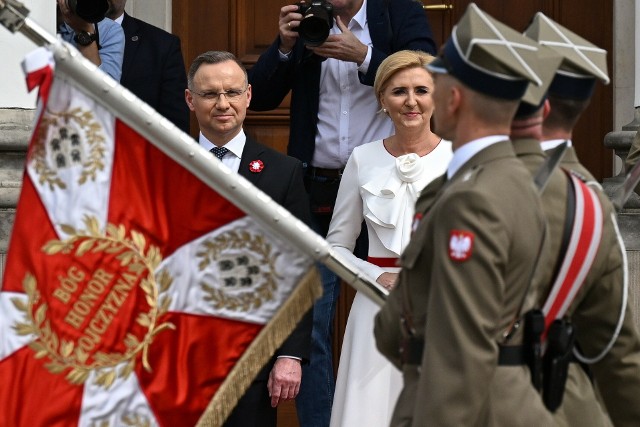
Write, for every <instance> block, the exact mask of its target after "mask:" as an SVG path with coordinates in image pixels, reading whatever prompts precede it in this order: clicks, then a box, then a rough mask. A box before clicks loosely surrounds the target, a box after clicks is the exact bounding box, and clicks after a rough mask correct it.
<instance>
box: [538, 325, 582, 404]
mask: <svg viewBox="0 0 640 427" xmlns="http://www.w3.org/2000/svg"><path fill="white" fill-rule="evenodd" d="M574 341H575V330H574V327H573V325H572V324H571V322H569V321H568V320H566V319H556V320H554V322H553V323H552V324H551V326H549V334H548V335H547V350H546V352H545V354H544V361H543V363H544V375H543V376H544V384H543V391H542V400H543V401H544V404H545V406H546V407H547V409H548V410H549V411H551V412H554V411H555V410H556V409H558V407H559V406H560V404H562V396H563V395H564V389H565V385H566V382H567V374H568V371H569V363H571V361H572V358H573V354H572V351H573V346H574Z"/></svg>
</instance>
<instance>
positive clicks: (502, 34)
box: [427, 3, 542, 100]
mask: <svg viewBox="0 0 640 427" xmlns="http://www.w3.org/2000/svg"><path fill="white" fill-rule="evenodd" d="M537 50H538V44H537V43H535V42H534V41H532V40H531V39H529V38H528V37H525V36H523V35H522V34H520V33H518V32H517V31H515V30H514V29H512V28H510V27H508V26H507V25H505V24H503V23H502V22H500V21H498V20H496V19H495V18H493V17H491V16H489V15H487V14H486V13H485V12H484V11H482V10H481V9H480V8H479V7H478V6H477V5H476V4H475V3H470V4H469V6H468V7H467V10H466V11H465V13H464V15H463V16H462V18H461V19H460V21H459V22H458V23H457V24H456V26H455V27H454V28H453V31H452V32H451V37H450V38H449V40H447V42H446V43H445V45H444V47H443V49H442V51H441V53H440V55H439V56H438V57H437V58H436V59H435V60H434V61H433V62H432V63H431V64H429V65H427V68H428V69H429V70H430V71H431V72H433V73H446V74H450V75H452V76H454V77H455V78H457V79H458V80H460V81H461V82H462V83H464V84H465V85H466V86H468V87H470V88H471V89H473V90H475V91H478V92H481V93H484V94H487V95H490V96H493V97H496V98H501V99H508V100H516V99H520V98H521V97H522V95H523V94H524V92H525V90H526V89H527V85H528V84H529V82H533V83H534V84H536V85H540V84H542V82H541V80H540V77H539V76H538V73H537V72H536V71H535V69H534V66H532V64H534V63H535V60H536V59H537Z"/></svg>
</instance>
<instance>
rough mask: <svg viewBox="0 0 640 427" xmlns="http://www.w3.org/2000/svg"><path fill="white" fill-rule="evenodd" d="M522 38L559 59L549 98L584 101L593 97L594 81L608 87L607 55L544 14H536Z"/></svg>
mask: <svg viewBox="0 0 640 427" xmlns="http://www.w3.org/2000/svg"><path fill="white" fill-rule="evenodd" d="M525 35H526V36H528V37H530V38H531V39H533V40H536V41H537V42H538V43H540V44H541V45H543V46H547V47H549V48H551V49H553V50H554V51H556V52H557V53H559V54H560V55H562V58H563V60H562V63H561V64H560V67H559V68H558V71H557V72H556V75H555V77H554V79H553V81H552V82H551V86H550V87H549V93H550V94H552V95H555V96H559V97H561V98H568V99H577V100H584V99H588V98H589V97H591V95H592V94H593V89H594V87H595V83H596V80H601V81H602V82H603V83H604V84H608V83H609V76H608V74H607V51H606V50H604V49H601V48H599V47H597V46H595V45H594V44H592V43H591V42H589V41H587V40H585V39H583V38H582V37H580V36H579V35H577V34H575V33H573V32H572V31H570V30H568V29H567V28H565V27H563V26H562V25H560V24H558V23H557V22H555V21H553V20H552V19H550V18H549V17H547V16H545V15H544V14H543V13H541V12H538V13H536V15H535V16H534V18H533V21H532V22H531V25H529V28H527V29H526V30H525Z"/></svg>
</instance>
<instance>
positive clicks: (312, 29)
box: [297, 1, 333, 47]
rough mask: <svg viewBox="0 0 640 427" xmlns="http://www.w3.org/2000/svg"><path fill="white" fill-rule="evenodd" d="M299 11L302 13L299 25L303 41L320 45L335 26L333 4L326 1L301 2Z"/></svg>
mask: <svg viewBox="0 0 640 427" xmlns="http://www.w3.org/2000/svg"><path fill="white" fill-rule="evenodd" d="M298 12H299V13H301V14H302V21H300V25H299V26H298V27H297V30H298V33H299V34H300V38H301V39H302V42H303V43H304V44H306V45H307V46H312V47H314V46H320V45H321V44H322V43H324V42H325V40H327V37H329V31H330V30H331V27H333V6H332V5H331V3H329V2H326V1H314V2H311V4H307V3H303V2H300V3H298Z"/></svg>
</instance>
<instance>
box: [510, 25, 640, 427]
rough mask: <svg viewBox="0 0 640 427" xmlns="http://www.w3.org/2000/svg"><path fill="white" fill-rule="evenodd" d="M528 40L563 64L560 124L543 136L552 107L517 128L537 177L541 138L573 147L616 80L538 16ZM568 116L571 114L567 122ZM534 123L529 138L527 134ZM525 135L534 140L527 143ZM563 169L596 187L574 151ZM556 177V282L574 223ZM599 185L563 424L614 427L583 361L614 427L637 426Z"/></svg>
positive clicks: (614, 253)
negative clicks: (597, 92)
mask: <svg viewBox="0 0 640 427" xmlns="http://www.w3.org/2000/svg"><path fill="white" fill-rule="evenodd" d="M526 34H528V35H530V36H532V37H534V38H535V39H536V40H539V41H540V43H541V44H543V45H547V46H548V47H549V48H551V49H553V50H554V51H555V52H556V53H557V54H559V55H560V57H561V59H562V64H561V66H560V69H559V70H558V71H557V73H556V75H555V77H554V78H553V81H552V82H551V86H550V88H549V97H550V104H551V112H553V109H554V105H555V106H556V107H557V108H558V109H560V110H561V113H560V114H556V115H555V116H552V115H548V116H547V118H548V117H552V118H551V123H550V124H547V118H545V122H544V124H543V125H542V127H543V129H542V132H541V129H540V125H539V124H540V122H541V120H542V116H543V111H544V112H548V108H549V105H548V104H546V105H545V107H541V108H539V109H537V111H536V112H534V113H533V114H530V115H528V116H527V115H525V114H526V113H524V109H523V110H522V111H520V113H521V114H519V115H516V119H515V120H514V122H513V124H512V134H511V136H512V139H513V143H514V147H515V150H516V153H518V157H519V158H520V159H522V160H523V161H524V162H525V164H526V165H527V166H528V168H529V170H530V171H535V170H537V168H538V167H539V165H540V164H542V162H543V157H542V153H541V152H540V149H539V148H538V150H537V151H536V148H535V143H534V141H535V139H536V138H541V137H543V136H548V135H554V136H555V137H556V139H555V140H553V141H551V142H550V143H548V145H552V146H553V145H556V144H557V141H561V142H562V141H564V140H570V139H571V130H572V128H573V124H574V123H575V121H577V118H578V116H579V114H577V111H578V110H580V111H581V110H582V109H583V108H584V107H586V104H587V103H588V100H589V97H590V96H591V93H592V92H593V87H594V85H595V82H596V79H601V80H603V81H608V77H607V70H606V51H603V50H602V49H599V48H597V47H595V46H593V45H591V44H590V43H589V42H587V41H586V40H584V39H581V38H579V37H578V36H576V35H575V34H573V33H571V32H570V31H569V30H567V29H566V28H564V27H562V26H560V25H559V24H557V23H555V22H553V21H552V20H550V19H549V18H547V17H546V16H544V15H542V14H537V15H536V17H535V19H534V20H533V22H532V24H531V26H530V27H529V29H527V31H526ZM578 52H582V54H577V53H578ZM577 70H580V72H579V73H578V71H577ZM538 90H539V89H538ZM534 91H535V89H534ZM534 103H535V102H534ZM568 112H571V114H569V115H568V116H565V114H567V113H568ZM576 114H577V115H576ZM527 124H528V125H529V133H528V135H527V134H526V133H525V132H526V131H525V129H526V126H525V125H527ZM541 133H542V134H541ZM525 136H528V137H529V139H525V138H524V137H525ZM567 157H568V159H567ZM565 159H566V160H565ZM562 166H563V167H564V168H567V169H571V170H575V171H577V172H578V173H579V174H580V175H582V176H583V177H586V179H589V178H590V179H591V180H593V178H592V177H591V175H590V174H589V173H588V171H586V169H585V168H584V167H582V165H581V164H580V163H579V162H578V160H577V157H576V156H575V151H574V150H573V148H570V149H568V151H567V152H566V153H565V158H563V162H562ZM560 173H561V174H563V172H560ZM556 175H558V173H554V174H553V175H552V177H551V178H550V180H549V184H548V185H547V187H546V189H545V190H544V192H543V193H542V202H543V206H544V208H545V213H546V216H547V220H548V227H549V239H548V240H549V246H548V253H549V254H550V255H551V257H552V260H553V261H552V262H550V263H549V264H548V267H549V268H547V277H551V275H552V274H553V270H554V266H557V265H558V263H559V262H560V261H559V258H562V254H561V251H560V247H561V244H562V240H563V239H562V236H563V230H564V227H565V223H566V221H568V218H566V210H567V209H566V206H567V197H568V196H567V191H566V188H567V187H566V183H565V182H564V181H563V180H562V179H558V178H557V177H556ZM594 184H595V185H594V186H593V187H594V188H596V190H597V191H596V192H597V195H598V197H599V201H600V203H601V205H602V211H603V214H604V215H603V224H602V227H603V231H602V237H601V241H600V244H599V246H598V247H597V253H596V255H595V258H594V260H593V263H592V265H591V266H590V269H589V270H588V274H587V275H586V277H585V278H584V281H583V283H582V285H581V287H580V290H579V292H578V293H577V294H576V296H575V298H574V299H573V301H572V302H571V305H570V306H569V308H568V310H567V312H566V314H565V316H566V317H567V318H568V319H570V320H571V323H572V324H573V326H574V327H575V331H576V332H575V333H576V342H577V344H576V347H575V349H574V350H573V352H574V354H575V355H576V360H575V361H574V363H570V365H569V380H568V381H567V386H566V389H565V394H564V397H563V401H562V406H560V408H559V409H558V410H557V411H556V413H555V416H556V420H558V421H559V422H563V423H566V424H567V425H569V426H576V427H577V426H580V427H584V426H594V427H595V426H607V425H611V421H610V420H609V419H608V418H607V417H606V416H605V415H604V414H603V409H602V408H601V406H600V404H599V402H598V401H597V399H596V397H595V394H596V393H595V390H594V386H593V383H592V381H591V380H590V379H589V377H588V375H587V374H586V372H585V370H584V369H583V367H581V366H580V365H579V364H578V363H575V362H577V361H578V360H580V361H582V362H584V363H585V364H586V365H587V366H588V367H589V370H590V371H591V372H592V373H593V376H594V379H595V384H596V385H597V387H598V388H599V389H600V392H601V394H602V397H603V400H604V403H605V405H606V409H607V410H608V412H609V415H610V417H611V419H612V420H613V422H614V425H616V426H627V425H628V426H637V425H640V338H639V336H638V331H637V329H636V327H635V325H634V323H633V315H632V313H631V311H630V307H629V304H628V302H627V299H626V295H627V288H626V287H627V277H626V265H625V250H624V245H623V244H622V238H621V236H620V235H619V232H618V229H617V225H616V218H615V212H614V210H613V207H612V205H611V203H610V201H609V200H608V198H607V197H606V195H605V194H604V193H603V192H602V191H600V190H601V189H600V186H599V185H598V184H596V183H594ZM556 269H557V267H556ZM546 282H547V283H549V288H550V287H551V282H550V280H548V279H546ZM548 294H549V289H547V290H546V292H544V293H543V294H542V295H541V296H542V297H543V298H542V299H541V300H540V302H539V306H541V307H542V306H543V304H544V302H545V301H544V300H545V299H546V297H547V295H548Z"/></svg>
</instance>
